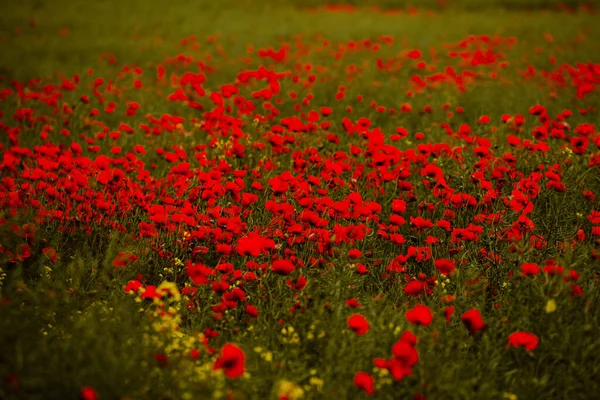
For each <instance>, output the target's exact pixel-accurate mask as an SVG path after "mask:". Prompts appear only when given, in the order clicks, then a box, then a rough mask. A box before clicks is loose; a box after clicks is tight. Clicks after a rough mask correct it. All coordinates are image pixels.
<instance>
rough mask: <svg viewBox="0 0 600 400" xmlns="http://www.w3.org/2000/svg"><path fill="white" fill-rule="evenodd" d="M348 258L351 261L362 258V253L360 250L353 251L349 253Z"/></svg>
mask: <svg viewBox="0 0 600 400" xmlns="http://www.w3.org/2000/svg"><path fill="white" fill-rule="evenodd" d="M348 257H349V258H350V259H357V258H361V257H362V252H361V251H360V250H358V249H352V250H350V251H349V252H348Z"/></svg>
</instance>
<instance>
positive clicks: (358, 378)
mask: <svg viewBox="0 0 600 400" xmlns="http://www.w3.org/2000/svg"><path fill="white" fill-rule="evenodd" d="M374 383H375V380H374V379H373V377H372V376H371V375H369V374H367V373H366V372H357V373H356V375H354V384H355V385H356V387H357V388H359V389H361V390H364V391H365V392H367V394H369V395H372V394H373V393H375V390H374V389H373V384H374Z"/></svg>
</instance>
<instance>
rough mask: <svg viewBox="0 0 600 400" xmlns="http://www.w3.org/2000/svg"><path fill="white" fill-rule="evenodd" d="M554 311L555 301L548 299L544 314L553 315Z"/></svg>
mask: <svg viewBox="0 0 600 400" xmlns="http://www.w3.org/2000/svg"><path fill="white" fill-rule="evenodd" d="M554 311H556V301H555V300H554V299H550V300H548V302H547V303H546V312H547V313H548V314H550V313H553V312H554Z"/></svg>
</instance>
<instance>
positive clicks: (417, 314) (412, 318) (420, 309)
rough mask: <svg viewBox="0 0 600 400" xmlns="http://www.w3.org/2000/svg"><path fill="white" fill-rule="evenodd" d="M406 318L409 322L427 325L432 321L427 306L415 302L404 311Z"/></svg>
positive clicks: (431, 315)
mask: <svg viewBox="0 0 600 400" xmlns="http://www.w3.org/2000/svg"><path fill="white" fill-rule="evenodd" d="M406 319H407V320H408V322H410V323H411V324H416V325H423V326H428V325H429V324H431V322H432V321H433V314H432V313H431V310H430V309H429V307H427V306H424V305H422V304H417V305H416V306H415V307H414V308H413V309H411V310H408V311H407V312H406Z"/></svg>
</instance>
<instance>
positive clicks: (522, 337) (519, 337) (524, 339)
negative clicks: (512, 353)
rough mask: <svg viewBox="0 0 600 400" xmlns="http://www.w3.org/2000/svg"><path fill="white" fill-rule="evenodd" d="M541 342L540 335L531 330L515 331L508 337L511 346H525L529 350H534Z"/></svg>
mask: <svg viewBox="0 0 600 400" xmlns="http://www.w3.org/2000/svg"><path fill="white" fill-rule="evenodd" d="M539 342H540V341H539V339H538V337H537V336H535V335H534V334H533V333H529V332H515V333H511V334H510V336H509V337H508V346H509V347H510V346H512V347H524V348H525V349H526V350H528V351H533V350H534V349H535V348H536V347H537V345H538V343H539Z"/></svg>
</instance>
